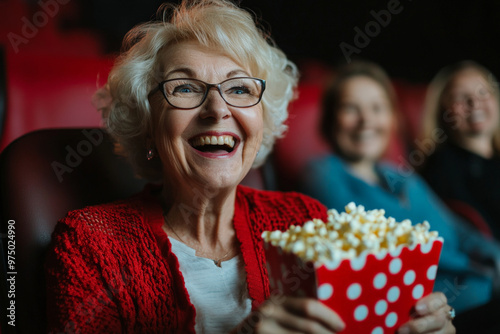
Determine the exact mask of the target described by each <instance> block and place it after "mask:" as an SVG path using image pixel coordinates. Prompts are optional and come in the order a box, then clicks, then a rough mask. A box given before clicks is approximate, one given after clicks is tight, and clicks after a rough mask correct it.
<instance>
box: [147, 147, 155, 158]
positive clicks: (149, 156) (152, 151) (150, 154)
mask: <svg viewBox="0 0 500 334" xmlns="http://www.w3.org/2000/svg"><path fill="white" fill-rule="evenodd" d="M154 157H155V151H154V150H153V148H149V149H148V152H147V153H146V159H148V161H151V160H152V159H153V158H154Z"/></svg>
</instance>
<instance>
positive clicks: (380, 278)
mask: <svg viewBox="0 0 500 334" xmlns="http://www.w3.org/2000/svg"><path fill="white" fill-rule="evenodd" d="M386 283H387V276H386V275H385V274H384V273H378V274H377V275H375V278H374V279H373V287H374V288H375V289H379V290H380V289H382V288H383V287H384V286H385V284H386Z"/></svg>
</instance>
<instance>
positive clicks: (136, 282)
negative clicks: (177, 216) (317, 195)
mask: <svg viewBox="0 0 500 334" xmlns="http://www.w3.org/2000/svg"><path fill="white" fill-rule="evenodd" d="M311 218H321V219H326V208H325V207H324V206H323V205H322V204H320V203H319V202H317V201H316V200H313V199H311V198H309V197H306V196H304V195H301V194H297V193H280V192H269V191H258V190H255V189H251V188H247V187H243V186H238V189H237V195H236V202H235V212H234V218H233V224H234V228H235V230H236V237H237V239H238V241H239V243H240V248H241V253H242V256H243V260H244V263H245V270H246V280H247V287H248V293H249V296H250V298H251V299H252V308H253V309H255V308H256V307H257V306H258V305H259V304H260V303H262V302H263V301H264V300H265V299H266V298H268V297H269V295H270V291H269V281H268V278H267V270H266V265H265V264H266V261H265V255H264V249H263V244H262V239H261V234H262V232H263V231H266V230H276V229H279V230H284V229H286V228H288V226H290V225H297V224H302V223H303V222H304V221H306V220H308V219H311ZM162 224H163V218H162V209H161V206H160V203H159V202H158V201H157V200H156V199H155V198H154V197H153V196H152V195H151V189H146V190H145V191H144V192H143V193H141V194H140V195H138V196H135V197H133V198H131V199H128V200H124V201H119V202H114V203H111V204H103V205H98V206H93V207H87V208H85V209H81V210H76V211H72V212H70V213H69V214H68V215H67V216H66V218H64V219H63V220H61V221H60V222H59V223H58V224H57V226H56V229H55V231H54V233H53V235H52V247H51V249H50V251H49V254H48V257H47V262H46V274H47V303H48V304H47V312H48V325H49V332H51V333H60V332H63V333H68V332H71V333H194V323H195V309H194V306H193V305H192V304H191V302H190V299H189V295H188V292H187V290H186V288H185V285H184V279H183V277H182V274H181V272H180V270H179V263H178V261H177V258H176V257H175V255H174V254H173V253H172V252H171V245H170V242H169V240H168V238H167V235H166V234H165V232H164V231H163V229H162ZM202 274H203V273H200V275H202Z"/></svg>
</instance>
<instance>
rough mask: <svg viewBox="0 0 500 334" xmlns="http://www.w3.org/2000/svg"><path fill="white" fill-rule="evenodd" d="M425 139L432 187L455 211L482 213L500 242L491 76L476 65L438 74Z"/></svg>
mask: <svg viewBox="0 0 500 334" xmlns="http://www.w3.org/2000/svg"><path fill="white" fill-rule="evenodd" d="M424 137H425V138H424V140H425V141H426V142H427V143H430V144H432V145H433V147H432V151H431V152H423V153H424V155H425V156H428V159H427V161H426V163H425V164H424V167H423V169H422V171H421V172H422V175H423V176H424V178H425V179H426V180H427V181H428V183H429V185H430V186H431V187H432V188H433V189H434V191H435V192H436V193H437V194H438V195H439V196H440V197H441V198H442V199H443V200H444V201H445V202H446V203H447V204H449V206H450V207H452V208H453V209H455V210H457V211H459V212H462V210H465V209H466V206H469V207H471V208H472V209H473V210H475V211H476V212H477V213H479V214H480V216H481V217H482V219H483V221H485V222H486V224H487V226H488V228H489V230H490V231H491V233H492V234H493V236H494V237H495V238H496V239H497V240H500V101H499V90H498V81H497V80H496V79H495V77H494V76H493V75H492V73H491V72H490V71H488V70H487V69H486V68H484V67H483V66H481V65H479V64H477V63H475V62H472V61H464V62H460V63H457V64H454V65H451V66H448V67H445V68H444V69H442V70H441V71H439V73H438V74H437V75H436V76H435V78H434V79H433V81H432V83H431V84H430V86H429V90H428V94H427V101H426V109H425V122H424ZM436 146H437V148H436V149H434V148H435V147H436ZM429 155H430V156H429Z"/></svg>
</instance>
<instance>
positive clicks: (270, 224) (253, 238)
mask: <svg viewBox="0 0 500 334" xmlns="http://www.w3.org/2000/svg"><path fill="white" fill-rule="evenodd" d="M238 189H239V202H238V206H237V210H236V212H235V227H236V229H237V232H239V234H240V241H241V244H242V245H241V247H242V252H243V256H244V258H245V262H246V263H247V282H248V291H249V295H250V297H251V298H252V300H253V304H252V306H253V309H255V308H256V307H257V306H258V305H259V304H260V303H262V302H263V301H264V300H265V299H266V298H268V297H269V295H270V289H269V280H268V278H267V269H266V258H265V252H264V244H263V241H262V237H261V235H262V232H263V231H273V230H281V231H284V230H286V229H288V227H290V225H302V224H303V223H304V222H306V221H307V220H310V219H313V218H319V219H323V220H326V218H327V212H326V207H325V206H324V205H322V204H321V203H320V202H318V201H317V200H315V199H312V198H310V197H308V196H305V195H302V194H299V193H282V192H272V191H258V190H255V189H250V188H247V187H243V186H240V187H239V188H238ZM238 230H239V231H238Z"/></svg>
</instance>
